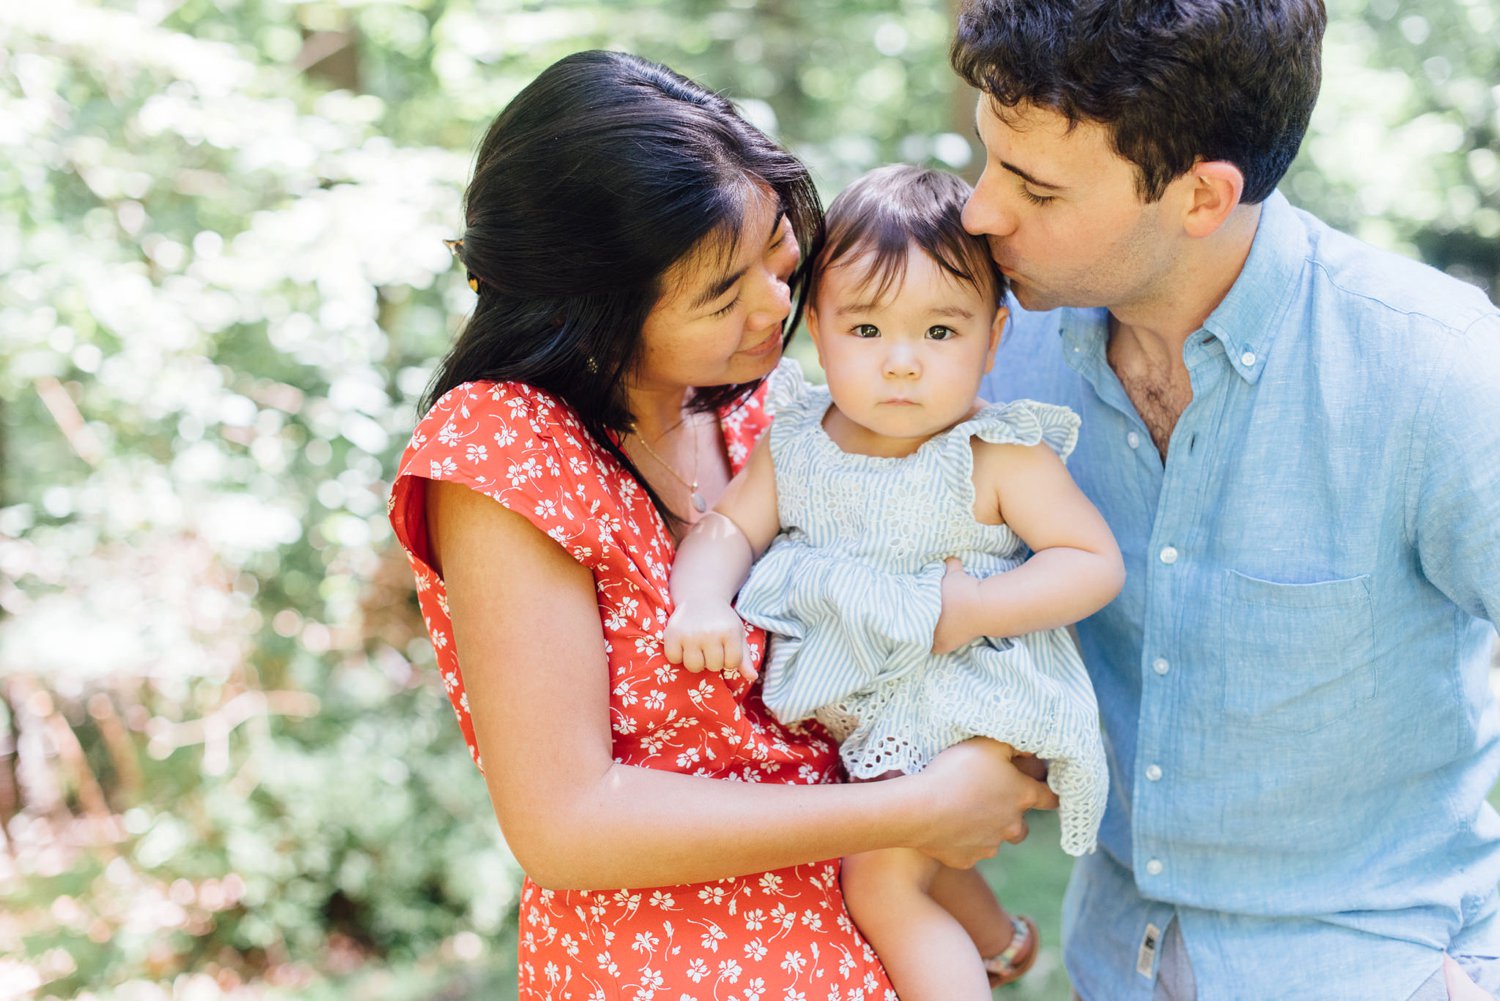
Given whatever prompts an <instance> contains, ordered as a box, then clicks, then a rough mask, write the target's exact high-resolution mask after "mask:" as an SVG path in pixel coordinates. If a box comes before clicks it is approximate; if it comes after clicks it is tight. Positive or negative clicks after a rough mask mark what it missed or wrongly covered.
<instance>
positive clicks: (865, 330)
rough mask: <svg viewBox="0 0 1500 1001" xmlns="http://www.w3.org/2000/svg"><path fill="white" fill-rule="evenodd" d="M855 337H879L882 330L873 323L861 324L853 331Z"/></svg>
mask: <svg viewBox="0 0 1500 1001" xmlns="http://www.w3.org/2000/svg"><path fill="white" fill-rule="evenodd" d="M852 333H853V334H854V336H855V337H879V336H880V328H879V327H877V326H875V324H873V323H861V324H859V325H858V326H857V327H855V328H854V330H853V331H852Z"/></svg>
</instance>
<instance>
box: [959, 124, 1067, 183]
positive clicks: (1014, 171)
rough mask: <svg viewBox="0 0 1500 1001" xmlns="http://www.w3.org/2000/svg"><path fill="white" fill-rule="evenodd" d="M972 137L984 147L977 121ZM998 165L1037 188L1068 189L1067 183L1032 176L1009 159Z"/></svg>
mask: <svg viewBox="0 0 1500 1001" xmlns="http://www.w3.org/2000/svg"><path fill="white" fill-rule="evenodd" d="M974 138H975V139H978V140H979V146H980V148H981V149H983V148H984V136H982V135H980V134H979V124H978V123H977V122H976V123H975V124H974ZM1000 166H1002V167H1004V168H1005V169H1006V170H1008V171H1010V172H1011V173H1012V174H1015V175H1016V176H1017V177H1019V178H1020V179H1021V180H1023V181H1025V182H1026V183H1027V184H1031V185H1035V186H1036V187H1038V188H1046V189H1048V190H1049V191H1066V190H1068V188H1067V185H1064V184H1053V183H1051V182H1050V181H1043V180H1041V179H1040V178H1036V177H1032V176H1031V175H1030V174H1028V173H1026V171H1024V170H1022V169H1021V168H1020V167H1017V166H1016V165H1015V164H1013V163H1011V162H1010V161H1009V160H1001V161H1000Z"/></svg>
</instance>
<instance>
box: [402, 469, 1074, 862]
mask: <svg viewBox="0 0 1500 1001" xmlns="http://www.w3.org/2000/svg"><path fill="white" fill-rule="evenodd" d="M428 498H429V500H428V503H429V510H428V525H429V526H430V532H431V536H432V539H433V542H434V547H435V549H436V553H437V555H438V556H439V557H440V558H441V572H442V574H443V577H444V579H445V582H446V585H447V590H448V600H449V608H450V610H451V612H452V616H453V629H454V640H455V643H456V644H457V648H458V652H459V655H460V660H461V662H462V664H463V670H464V683H465V687H466V689H467V692H468V697H469V711H470V714H471V716H472V717H473V721H474V730H475V735H476V737H477V740H478V745H479V752H480V755H481V759H482V760H483V762H484V764H485V779H486V782H487V783H488V786H489V790H490V797H491V799H492V800H493V802H494V806H495V813H496V816H497V817H498V818H499V820H500V825H501V829H502V831H503V832H504V834H505V838H506V841H507V843H508V844H509V845H510V848H511V850H512V852H514V853H515V856H516V858H517V859H518V860H519V861H520V863H521V867H522V868H523V869H525V871H526V872H527V873H528V874H529V875H530V876H531V877H532V878H533V879H534V880H536V881H537V882H538V883H540V884H541V885H543V886H549V887H555V888H578V889H582V888H594V889H602V888H613V887H620V886H660V885H665V884H672V883H685V882H699V881H703V880H710V879H718V878H722V877H726V876H733V875H742V874H745V873H752V872H761V871H765V870H768V869H776V868H780V867H783V866H787V865H792V864H797V863H803V862H811V861H818V860H822V859H827V858H836V857H838V856H841V855H848V854H852V853H855V852H861V851H867V850H870V849H874V848H885V847H892V846H910V847H914V848H917V849H920V850H922V851H925V852H927V853H928V854H930V855H932V856H934V857H936V858H938V859H939V860H940V861H943V862H945V863H947V864H949V865H955V866H968V865H972V864H973V863H974V862H976V861H977V860H978V859H980V858H984V857H987V856H989V855H991V854H993V853H994V849H995V846H996V845H997V844H998V843H999V842H1000V841H1002V840H1008V841H1019V840H1020V839H1021V838H1023V837H1025V834H1026V825H1025V822H1024V819H1023V816H1022V814H1023V813H1024V812H1025V811H1026V810H1027V809H1029V808H1032V807H1043V808H1052V807H1054V806H1055V805H1056V802H1057V801H1056V798H1055V797H1054V796H1053V795H1052V793H1051V792H1050V790H1048V789H1047V788H1046V786H1044V785H1042V784H1040V783H1038V782H1036V781H1035V780H1033V779H1030V778H1028V777H1026V776H1025V775H1022V774H1021V773H1020V772H1019V771H1017V770H1016V768H1015V767H1014V766H1012V765H1011V764H1010V761H1009V756H1010V755H1009V751H1008V749H1006V748H1005V746H1004V745H1001V744H996V743H994V742H992V741H971V742H968V743H966V744H962V745H959V746H958V747H956V748H951V749H949V750H948V751H945V752H944V753H943V754H942V755H940V756H939V757H938V758H937V759H936V760H935V761H934V762H933V763H932V764H931V765H929V766H928V768H927V769H926V770H925V771H924V772H922V773H921V774H919V775H913V776H907V777H903V778H898V779H894V780H891V781H887V782H866V783H860V784H856V785H823V786H793V785H778V784H774V783H763V784H756V783H749V782H730V781H722V780H716V779H708V778H699V777H694V776H687V775H681V774H675V773H671V772H665V771H658V770H654V769H649V768H640V767H633V766H629V765H621V764H618V763H616V762H615V761H614V760H613V757H612V753H611V739H610V707H609V698H608V696H609V669H608V664H607V662H606V659H605V654H604V636H603V633H602V626H601V624H600V621H599V608H598V602H597V596H596V594H595V591H594V581H593V577H592V575H591V574H590V573H589V572H588V570H587V569H585V568H584V567H582V566H580V565H579V564H578V563H577V562H575V561H574V560H573V559H572V558H570V557H569V556H568V555H567V553H565V552H564V551H563V549H562V548H561V547H560V546H558V545H557V543H555V542H554V541H553V540H552V539H550V538H548V537H547V536H546V535H545V534H543V533H542V532H541V531H540V530H538V529H537V528H535V527H534V526H533V525H531V523H530V522H528V521H526V519H525V518H523V517H522V516H520V515H518V514H515V513H513V512H511V511H508V510H506V509H505V508H504V507H502V506H501V505H499V504H497V503H495V502H494V501H492V500H490V499H489V498H487V497H484V496H482V495H480V494H478V493H475V492H473V491H470V490H469V489H468V488H466V487H463V486H460V485H456V484H450V483H441V482H433V483H430V484H429V485H428Z"/></svg>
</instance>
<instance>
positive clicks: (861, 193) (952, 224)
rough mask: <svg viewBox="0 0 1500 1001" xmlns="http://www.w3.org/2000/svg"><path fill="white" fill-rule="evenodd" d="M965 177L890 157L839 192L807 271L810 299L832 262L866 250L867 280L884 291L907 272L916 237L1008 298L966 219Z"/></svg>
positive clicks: (940, 260)
mask: <svg viewBox="0 0 1500 1001" xmlns="http://www.w3.org/2000/svg"><path fill="white" fill-rule="evenodd" d="M971 190H972V189H970V187H969V185H968V184H967V183H965V182H964V180H963V179H962V178H959V177H955V176H954V175H953V174H950V173H948V172H947V171H943V170H932V169H930V168H927V167H913V166H910V165H908V164H900V163H898V164H891V165H890V166H886V167H877V168H876V169H875V170H872V171H870V172H869V173H867V174H865V175H864V176H863V177H860V178H859V179H858V180H856V181H855V182H854V183H853V184H851V185H849V186H848V187H847V188H845V189H844V190H843V191H841V192H840V193H839V196H838V197H837V198H835V199H834V200H833V204H831V205H829V206H828V215H827V222H826V224H825V226H824V229H823V233H822V235H821V237H820V238H819V240H818V244H817V246H815V247H814V248H813V252H812V253H811V254H809V258H810V259H811V260H812V262H813V266H812V273H811V275H810V276H809V279H808V285H807V302H808V304H809V305H812V306H814V307H816V304H817V301H818V300H817V296H818V286H819V285H820V284H822V276H823V274H824V273H826V272H827V270H828V269H829V268H830V267H833V266H834V265H836V264H837V263H838V262H839V261H842V260H844V259H845V258H847V257H848V256H850V255H851V254H853V255H860V256H866V255H867V256H868V258H869V260H868V262H867V263H866V264H865V267H866V269H867V273H866V275H865V284H867V285H869V286H871V287H872V289H873V292H874V298H875V299H877V300H880V299H884V298H885V296H886V294H887V293H888V292H890V290H891V289H892V288H894V287H896V286H897V285H899V284H900V283H901V281H902V280H903V279H905V277H906V254H907V249H908V248H909V247H911V246H912V245H913V244H915V245H916V246H917V247H919V248H921V250H922V252H923V253H924V254H926V255H927V256H928V257H930V258H932V260H933V263H935V264H937V265H938V266H939V267H941V268H942V269H943V270H944V271H947V272H948V273H949V274H951V275H953V276H954V277H955V278H957V279H959V280H960V281H962V282H965V283H967V284H969V285H972V286H973V287H974V288H976V289H978V290H979V291H980V292H981V293H986V294H991V295H993V296H994V300H995V305H997V306H998V305H1000V304H1001V303H1002V302H1003V301H1004V299H1005V276H1004V275H1002V274H1001V273H1000V270H999V269H998V268H997V267H995V261H994V258H992V257H991V256H990V248H989V244H988V243H987V242H986V241H985V239H984V238H983V237H981V236H975V235H973V234H972V233H969V232H967V231H966V230H965V229H964V226H963V220H962V215H963V210H964V203H965V202H966V201H968V199H969V193H970V191H971Z"/></svg>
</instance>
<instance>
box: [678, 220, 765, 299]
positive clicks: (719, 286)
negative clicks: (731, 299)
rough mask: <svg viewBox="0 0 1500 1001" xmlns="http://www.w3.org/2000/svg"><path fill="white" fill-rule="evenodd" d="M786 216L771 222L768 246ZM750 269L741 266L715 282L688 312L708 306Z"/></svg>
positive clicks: (700, 294) (701, 293)
mask: <svg viewBox="0 0 1500 1001" xmlns="http://www.w3.org/2000/svg"><path fill="white" fill-rule="evenodd" d="M785 218H786V213H785V212H782V213H778V214H777V216H776V220H775V221H774V222H772V223H771V236H770V238H769V239H767V240H766V246H768V247H769V246H770V245H771V242H772V241H773V240H775V239H776V234H777V233H779V232H780V231H781V223H782V220H784V219H785ZM748 270H749V269H748V268H740V269H739V270H738V271H736V272H734V273H733V274H728V275H725V276H724V277H722V278H720V279H719V280H718V281H716V282H714V283H713V284H712V285H710V286H709V287H708V288H706V289H704V290H703V291H702V292H700V293H699V294H698V296H697V298H695V299H694V300H693V301H692V304H691V305H689V306H688V312H695V311H697V310H699V309H702V308H703V307H704V306H707V305H708V304H709V303H711V302H713V301H714V300H715V299H717V298H719V297H720V296H722V295H723V294H724V293H725V292H728V291H729V290H730V289H731V288H733V287H734V284H735V282H737V281H739V280H740V279H741V278H743V277H745V272H746V271H748Z"/></svg>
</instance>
